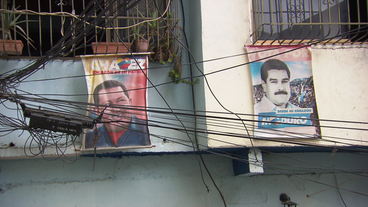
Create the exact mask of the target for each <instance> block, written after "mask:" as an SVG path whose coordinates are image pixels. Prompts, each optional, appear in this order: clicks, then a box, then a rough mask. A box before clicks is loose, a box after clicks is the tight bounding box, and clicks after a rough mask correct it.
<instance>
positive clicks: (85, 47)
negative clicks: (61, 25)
mask: <svg viewBox="0 0 368 207" xmlns="http://www.w3.org/2000/svg"><path fill="white" fill-rule="evenodd" d="M82 8H83V10H85V9H86V3H85V0H83V1H82ZM78 15H79V14H78ZM85 31H86V23H83V33H84V34H86V33H85ZM83 36H84V37H83V41H84V48H83V53H84V54H87V37H86V35H83Z"/></svg>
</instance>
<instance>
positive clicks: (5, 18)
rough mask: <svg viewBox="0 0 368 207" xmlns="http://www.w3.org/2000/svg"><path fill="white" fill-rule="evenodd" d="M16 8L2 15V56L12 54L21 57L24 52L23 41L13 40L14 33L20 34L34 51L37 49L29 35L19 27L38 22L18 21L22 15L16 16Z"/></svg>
mask: <svg viewBox="0 0 368 207" xmlns="http://www.w3.org/2000/svg"><path fill="white" fill-rule="evenodd" d="M14 12H15V8H14V7H13V9H12V12H10V13H2V14H1V24H2V25H1V27H0V34H1V37H2V39H0V53H1V54H10V55H21V54H22V51H23V46H24V45H23V42H22V40H13V38H12V32H13V33H14V34H19V35H20V36H21V37H23V38H24V39H25V40H27V42H28V43H29V45H31V46H32V47H33V48H34V49H36V48H35V47H34V46H33V45H32V43H31V42H33V40H32V39H31V38H29V37H28V35H27V33H26V32H25V31H24V30H23V28H22V27H20V26H19V24H20V23H25V22H37V21H36V20H28V21H26V20H22V21H18V20H19V18H20V16H21V15H20V14H19V15H18V16H15V13H14Z"/></svg>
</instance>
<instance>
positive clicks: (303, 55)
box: [246, 45, 320, 138]
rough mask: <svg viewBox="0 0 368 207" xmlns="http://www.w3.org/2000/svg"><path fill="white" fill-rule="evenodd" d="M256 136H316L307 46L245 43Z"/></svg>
mask: <svg viewBox="0 0 368 207" xmlns="http://www.w3.org/2000/svg"><path fill="white" fill-rule="evenodd" d="M246 48H247V52H248V56H249V61H250V67H251V72H252V81H253V92H254V112H255V115H256V116H255V121H256V122H255V129H254V135H255V136H256V137H259V138H320V129H319V122H318V114H317V106H316V99H315V93H314V85H313V74H312V67H311V52H310V47H309V46H304V45H292V46H280V45H278V46H276V45H272V46H246Z"/></svg>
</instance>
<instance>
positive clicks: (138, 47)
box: [135, 39, 148, 52]
mask: <svg viewBox="0 0 368 207" xmlns="http://www.w3.org/2000/svg"><path fill="white" fill-rule="evenodd" d="M135 51H137V52H147V51H148V40H145V39H140V40H139V41H138V40H136V41H135Z"/></svg>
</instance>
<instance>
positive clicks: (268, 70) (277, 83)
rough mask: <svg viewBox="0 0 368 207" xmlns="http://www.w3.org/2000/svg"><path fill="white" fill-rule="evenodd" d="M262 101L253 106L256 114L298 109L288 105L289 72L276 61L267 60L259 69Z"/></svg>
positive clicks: (284, 65) (283, 64)
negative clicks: (262, 94)
mask: <svg viewBox="0 0 368 207" xmlns="http://www.w3.org/2000/svg"><path fill="white" fill-rule="evenodd" d="M261 79H262V87H263V91H264V92H265V96H263V98H262V101H260V102H259V103H257V104H256V105H255V110H256V112H257V113H263V112H276V109H290V108H299V107H297V106H295V105H293V104H291V103H289V98H290V70H289V68H288V66H287V65H286V64H285V63H284V62H282V61H281V60H278V59H269V60H267V61H266V62H264V63H263V65H262V67H261Z"/></svg>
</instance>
